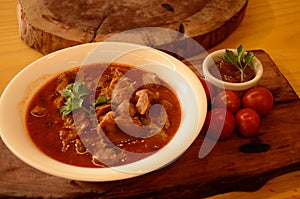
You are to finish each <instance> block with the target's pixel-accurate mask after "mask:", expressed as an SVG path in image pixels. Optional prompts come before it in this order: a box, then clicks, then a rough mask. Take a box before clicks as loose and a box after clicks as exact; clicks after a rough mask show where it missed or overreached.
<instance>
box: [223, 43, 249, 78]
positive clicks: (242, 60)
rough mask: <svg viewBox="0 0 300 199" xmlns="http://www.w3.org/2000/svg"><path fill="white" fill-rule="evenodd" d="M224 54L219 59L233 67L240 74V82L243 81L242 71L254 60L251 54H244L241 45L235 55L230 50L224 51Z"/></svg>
mask: <svg viewBox="0 0 300 199" xmlns="http://www.w3.org/2000/svg"><path fill="white" fill-rule="evenodd" d="M225 52H226V54H225V55H224V56H223V57H222V56H220V57H219V59H221V60H222V61H224V62H227V63H230V64H232V65H234V66H235V67H236V68H237V69H238V70H239V71H240V72H241V82H243V81H244V71H245V69H246V68H247V67H248V66H249V64H250V63H251V62H252V60H253V58H254V53H253V52H247V53H245V50H244V48H243V46H242V45H240V46H239V47H238V48H237V55H236V54H234V53H233V52H232V51H231V50H228V49H226V51H225Z"/></svg>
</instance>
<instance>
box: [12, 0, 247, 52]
mask: <svg viewBox="0 0 300 199" xmlns="http://www.w3.org/2000/svg"><path fill="white" fill-rule="evenodd" d="M247 3H248V0H238V1H237V0H222V1H220V0H189V1H180V0H176V1H162V2H157V1H123V0H121V1H117V2H113V3H112V2H111V1H87V2H84V3H82V2H80V1H67V0H66V1H64V3H63V4H57V1H52V0H47V1H43V0H30V1H29V0H18V6H17V8H18V9H17V13H18V21H19V31H20V35H21V38H22V39H23V40H24V41H25V43H26V44H27V45H29V46H30V47H33V48H34V49H36V50H38V51H40V52H42V53H43V54H48V53H50V52H53V51H56V50H59V49H62V48H66V47H69V46H74V45H78V44H82V43H89V42H97V41H105V40H106V39H108V38H110V37H111V36H115V34H117V33H121V32H123V31H126V30H135V31H134V33H132V35H131V36H130V40H129V41H128V40H126V42H133V43H139V44H146V45H148V42H149V41H151V46H154V47H158V46H161V45H166V44H170V45H172V43H173V42H174V41H176V42H178V37H177V35H178V34H177V33H176V34H175V35H174V36H173V35H172V36H170V37H166V36H165V35H164V34H161V33H160V30H158V31H157V33H153V31H148V30H145V31H144V30H136V29H138V28H142V27H160V28H167V29H170V30H174V31H179V32H181V33H183V34H185V35H187V36H188V37H191V38H194V39H195V40H196V41H198V42H199V43H200V44H201V45H202V46H203V47H204V48H210V47H212V46H214V45H216V44H218V43H220V42H221V41H223V40H224V39H225V38H226V37H227V36H228V35H230V34H231V33H232V31H234V30H235V29H236V28H237V27H238V25H239V24H240V23H241V21H242V19H243V17H244V14H245V11H246V7H247ZM163 5H165V6H163ZM166 5H167V6H166ZM166 8H168V9H166ZM150 32H151V33H150ZM136 34H138V35H146V39H144V38H142V39H138V37H137V36H136ZM158 38H159V39H158ZM180 40H186V39H185V38H180ZM121 41H123V40H121ZM183 50H185V49H183Z"/></svg>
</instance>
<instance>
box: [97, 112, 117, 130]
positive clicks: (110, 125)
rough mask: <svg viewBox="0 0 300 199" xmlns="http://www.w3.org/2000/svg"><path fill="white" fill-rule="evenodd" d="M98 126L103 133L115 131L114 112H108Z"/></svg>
mask: <svg viewBox="0 0 300 199" xmlns="http://www.w3.org/2000/svg"><path fill="white" fill-rule="evenodd" d="M99 126H100V127H101V128H102V129H103V130H104V131H105V132H114V131H116V128H117V126H116V123H115V120H114V112H112V111H109V112H108V113H106V114H105V115H104V117H103V119H102V120H101V121H100V123H99Z"/></svg>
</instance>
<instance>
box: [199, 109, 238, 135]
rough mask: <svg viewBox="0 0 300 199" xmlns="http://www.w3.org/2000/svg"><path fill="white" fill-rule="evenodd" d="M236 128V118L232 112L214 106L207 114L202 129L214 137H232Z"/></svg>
mask: <svg viewBox="0 0 300 199" xmlns="http://www.w3.org/2000/svg"><path fill="white" fill-rule="evenodd" d="M234 128H235V120H234V117H233V115H232V113H231V112H229V111H227V110H226V109H224V108H214V109H212V110H210V111H209V112H208V113H207V115H206V120H205V123H204V126H203V129H202V131H203V132H205V133H207V135H208V136H210V137H211V138H213V139H220V140H222V139H226V138H229V137H231V135H232V133H233V131H234Z"/></svg>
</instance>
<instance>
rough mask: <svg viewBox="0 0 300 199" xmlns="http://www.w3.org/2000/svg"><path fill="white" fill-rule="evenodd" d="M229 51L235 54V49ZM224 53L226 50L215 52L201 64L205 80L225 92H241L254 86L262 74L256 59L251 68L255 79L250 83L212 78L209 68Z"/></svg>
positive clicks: (260, 65)
mask: <svg viewBox="0 0 300 199" xmlns="http://www.w3.org/2000/svg"><path fill="white" fill-rule="evenodd" d="M229 50H231V51H232V52H234V53H237V50H236V49H229ZM225 51H226V49H221V50H217V51H214V52H212V53H211V54H209V55H208V56H206V57H205V59H204V61H203V64H202V70H203V75H204V77H205V79H206V80H207V81H209V82H211V83H212V84H213V85H215V86H217V87H218V88H221V89H225V90H232V91H243V90H247V89H249V88H251V87H254V86H256V85H257V84H258V82H259V80H260V79H261V77H262V74H263V66H262V64H261V62H260V61H259V60H258V59H257V58H256V57H254V59H253V62H252V66H253V69H254V71H255V77H254V78H253V79H252V80H250V81H247V82H241V83H231V82H226V81H223V80H220V79H218V78H216V77H214V76H213V75H212V74H211V73H210V71H209V67H211V66H213V65H215V62H216V61H218V59H219V58H218V57H219V56H224V55H225Z"/></svg>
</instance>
